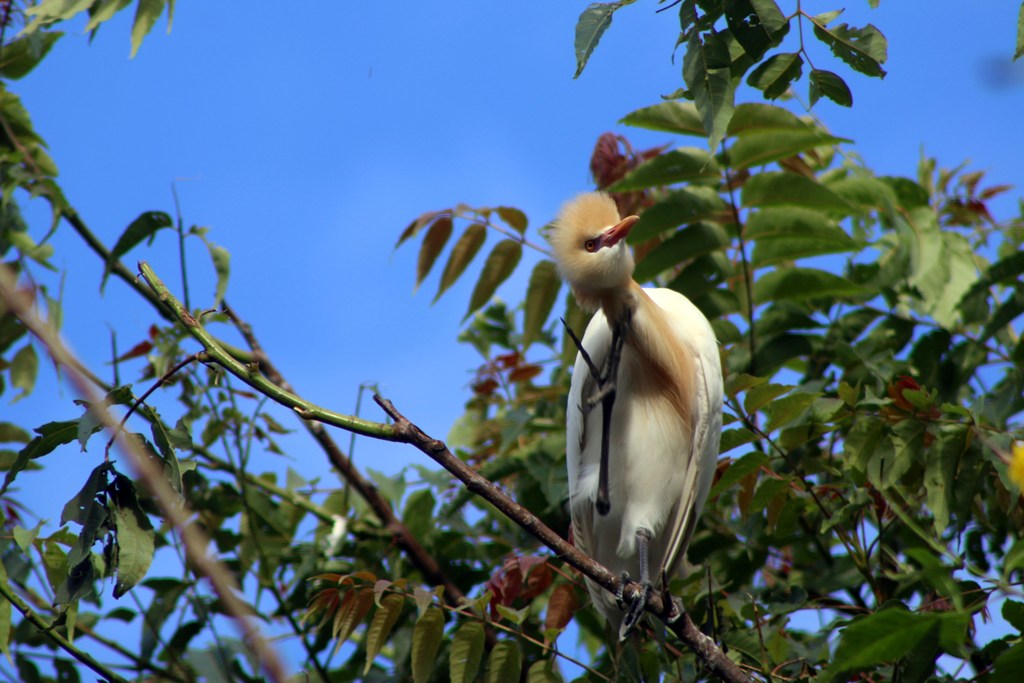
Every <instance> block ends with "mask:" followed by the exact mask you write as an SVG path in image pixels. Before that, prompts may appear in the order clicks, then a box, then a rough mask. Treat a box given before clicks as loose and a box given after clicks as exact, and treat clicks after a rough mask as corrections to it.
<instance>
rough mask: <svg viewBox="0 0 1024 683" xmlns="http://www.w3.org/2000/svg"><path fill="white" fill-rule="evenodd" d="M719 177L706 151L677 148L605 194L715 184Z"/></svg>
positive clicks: (651, 161) (630, 173)
mask: <svg viewBox="0 0 1024 683" xmlns="http://www.w3.org/2000/svg"><path fill="white" fill-rule="evenodd" d="M719 176H720V171H719V169H718V162H716V161H715V159H714V157H712V156H711V155H710V154H708V153H707V151H705V150H702V149H697V148H696V147H680V148H679V149H673V150H671V151H669V152H666V153H664V154H659V155H658V156H656V157H654V158H653V159H651V160H649V161H646V162H644V163H642V164H640V165H639V166H637V167H636V168H634V169H633V170H632V171H630V172H629V173H627V174H626V175H625V177H623V178H622V180H620V181H619V182H617V183H615V184H614V185H612V186H611V187H609V188H608V191H609V192H628V191H631V190H643V189H647V188H649V187H660V186H662V185H673V184H675V183H701V182H703V181H717V180H718V178H719Z"/></svg>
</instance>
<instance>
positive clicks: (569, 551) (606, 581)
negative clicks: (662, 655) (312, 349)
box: [139, 262, 750, 683]
mask: <svg viewBox="0 0 1024 683" xmlns="http://www.w3.org/2000/svg"><path fill="white" fill-rule="evenodd" d="M139 270H140V272H141V273H142V276H143V277H144V278H145V279H146V281H147V282H148V283H149V284H150V286H151V287H153V289H154V291H155V292H156V294H157V296H158V297H159V299H160V301H161V302H162V303H163V304H164V305H166V306H167V307H168V309H169V310H171V311H173V312H174V314H175V315H176V316H177V317H178V319H179V321H180V322H181V324H182V325H183V326H184V327H185V328H186V329H187V330H188V331H189V333H191V334H192V336H193V337H194V338H195V339H196V340H197V341H199V342H200V343H201V344H202V345H203V347H204V348H205V350H206V352H207V354H208V355H209V357H210V359H211V360H212V361H214V362H216V363H218V364H220V365H222V367H224V369H225V370H226V371H228V372H230V373H231V374H232V375H234V376H235V377H237V378H238V379H240V380H242V381H243V382H245V383H246V384H248V385H249V386H251V387H253V388H254V389H256V390H257V391H259V392H260V393H263V394H264V395H266V396H268V397H269V398H270V399H271V400H274V401H277V402H278V403H280V404H281V405H284V406H287V407H290V408H292V409H293V410H295V412H296V413H298V414H299V415H301V416H302V417H305V418H307V419H309V420H317V421H321V422H326V423H328V424H332V425H334V426H337V427H341V428H342V429H345V430H347V431H355V432H356V433H359V434H363V435H365V436H370V437H373V438H375V439H382V440H385V441H395V442H398V443H406V444H409V445H412V446H415V447H416V448H417V449H419V450H420V451H421V452H423V453H424V454H426V455H427V456H428V457H430V458H431V459H433V460H434V461H435V462H437V463H438V464H439V465H441V466H442V467H444V468H445V469H446V470H448V471H449V472H450V473H452V474H453V475H454V476H455V477H456V478H457V479H459V481H461V482H462V483H463V484H464V485H465V486H466V488H467V489H469V491H471V492H472V493H475V494H477V495H479V496H481V497H482V498H484V499H485V500H486V501H487V502H488V503H490V504H491V505H493V506H494V507H495V508H496V509H497V510H498V511H499V512H500V513H502V514H503V515H505V516H506V517H507V518H508V519H510V520H512V521H513V522H515V523H516V524H518V525H519V526H520V527H522V528H523V529H524V530H525V531H526V532H527V533H529V534H530V535H532V536H533V537H534V538H536V539H537V540H538V541H540V542H541V543H543V544H544V545H546V546H547V547H548V548H550V549H551V550H552V551H553V552H554V553H555V555H556V556H557V557H558V558H559V559H561V560H562V561H563V562H566V563H568V564H569V565H571V566H573V567H575V568H576V569H578V570H579V571H581V572H582V573H583V574H585V575H586V576H587V577H589V578H590V579H591V580H593V581H594V582H596V583H597V584H599V585H600V586H602V587H603V588H605V589H606V590H608V591H611V592H612V593H613V594H619V593H620V591H621V593H622V595H623V596H624V597H625V598H626V599H627V600H633V599H635V598H636V596H637V595H638V594H639V593H640V592H641V591H643V590H644V589H643V587H642V586H641V585H640V584H638V583H635V582H629V583H628V584H626V585H625V586H623V585H622V581H621V579H620V578H619V577H618V576H616V575H614V574H613V573H611V572H610V571H608V569H607V568H606V567H604V566H602V565H601V564H599V563H598V562H595V561H594V560H593V559H591V558H590V557H588V556H587V555H585V554H584V553H582V552H580V551H579V550H578V549H577V548H576V547H575V546H573V545H572V544H570V543H569V542H568V541H566V540H565V539H564V538H562V537H561V536H559V535H558V534H557V533H555V532H554V531H553V530H552V529H551V528H550V527H548V526H547V525H546V524H544V523H543V522H542V521H541V520H540V519H539V518H538V517H537V516H536V515H534V514H533V513H532V512H530V511H529V510H528V509H527V508H525V507H523V506H522V505H520V504H519V503H516V502H515V501H514V500H512V499H511V498H510V497H509V496H508V495H506V494H505V493H504V492H503V491H502V490H501V489H500V488H499V487H498V486H496V485H495V484H494V483H492V482H491V481H489V480H488V479H486V478H484V477H483V476H481V475H480V474H479V473H478V472H476V471H475V470H473V469H472V468H471V467H469V466H468V465H467V464H466V463H464V462H463V461H462V460H460V459H459V458H457V457H455V456H454V455H453V454H452V453H451V451H449V450H448V447H447V446H446V445H445V444H444V442H443V441H439V440H437V439H434V438H432V437H430V436H428V435H427V434H425V433H424V432H423V431H422V430H421V429H420V428H419V427H417V426H416V425H414V424H412V423H411V422H410V421H409V420H408V419H407V418H406V417H405V416H404V415H402V414H401V413H399V412H398V410H397V409H396V408H395V406H394V405H393V404H392V403H391V402H390V401H388V400H387V399H384V398H382V397H380V396H378V395H375V396H374V401H376V403H377V405H379V406H380V407H381V408H382V409H383V410H384V412H385V413H386V414H387V415H388V417H390V418H391V419H392V420H393V424H386V423H380V422H370V421H368V420H363V419H358V418H354V417H352V416H349V415H342V414H339V413H335V412H333V411H330V410H326V409H324V408H320V407H319V406H315V405H313V404H311V403H309V402H308V401H305V400H303V399H301V398H299V397H298V396H296V395H294V394H293V393H291V392H288V391H285V390H284V389H282V388H281V387H279V386H277V385H275V384H273V383H272V382H270V381H268V380H267V378H265V377H263V376H262V375H261V374H259V373H258V372H255V368H252V367H249V366H245V365H243V364H241V363H239V362H238V361H237V360H235V359H234V358H232V357H231V356H230V355H229V354H227V353H226V352H224V351H223V349H220V348H219V347H218V346H217V343H216V341H215V340H214V339H213V337H212V336H211V335H209V334H208V333H207V332H206V330H204V329H203V327H202V325H200V324H199V321H197V320H196V319H195V318H194V317H193V316H192V315H191V314H190V313H189V312H188V311H187V310H185V309H184V307H183V306H182V305H181V302H180V301H178V300H177V299H176V298H175V297H174V296H173V295H172V294H171V293H170V291H168V289H167V287H166V285H164V283H163V281H162V280H160V278H159V277H158V276H157V275H156V273H155V272H154V271H153V269H152V268H151V267H150V266H149V265H148V264H147V263H145V262H140V263H139ZM321 429H322V427H321ZM346 462H347V459H346ZM389 507H390V506H388V509H389ZM431 559H432V558H431ZM439 574H440V571H439ZM441 575H442V576H443V574H441ZM647 611H648V612H651V613H652V614H654V615H656V616H658V617H660V618H662V619H666V618H667V617H669V616H670V614H671V612H672V604H671V600H662V596H661V595H660V594H659V593H654V594H652V595H651V596H650V597H649V599H648V600H647ZM668 627H669V628H670V629H671V630H672V631H673V633H675V634H676V636H678V637H679V639H680V640H682V641H683V642H684V643H685V644H686V645H687V646H688V647H689V648H690V649H691V650H692V651H693V652H694V653H695V654H696V655H697V656H698V657H699V658H700V659H701V660H703V661H704V662H705V663H706V664H707V666H708V667H709V668H710V669H711V670H712V671H714V672H715V673H716V675H718V676H719V677H721V678H722V679H723V680H725V681H726V682H727V683H749V681H750V678H749V677H748V676H747V675H746V674H745V673H744V672H743V670H742V669H741V668H740V667H739V666H738V665H737V664H736V663H735V662H733V661H732V660H730V659H729V658H728V657H727V656H726V655H725V653H724V652H722V650H721V649H720V648H719V647H718V646H717V645H716V644H715V643H714V641H713V640H711V639H710V638H709V637H707V636H706V635H704V634H703V633H701V631H700V629H698V628H697V626H696V625H695V624H694V623H693V620H692V619H690V616H689V615H688V614H685V613H684V614H682V616H681V617H679V618H678V619H676V621H674V622H673V623H671V624H668Z"/></svg>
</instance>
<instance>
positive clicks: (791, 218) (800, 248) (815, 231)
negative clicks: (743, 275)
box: [744, 206, 861, 268]
mask: <svg viewBox="0 0 1024 683" xmlns="http://www.w3.org/2000/svg"><path fill="white" fill-rule="evenodd" d="M744 236H745V237H746V238H747V239H748V240H752V241H754V252H753V254H752V256H751V263H752V265H753V266H754V267H755V268H758V267H762V266H766V265H770V264H774V263H779V262H783V261H795V260H797V259H800V258H805V257H808V256H818V255H821V254H837V253H842V252H847V251H854V250H856V249H859V248H860V247H861V244H860V243H859V242H857V241H856V240H854V239H853V238H851V237H850V236H849V235H848V234H847V233H846V231H845V230H843V229H842V228H840V227H839V226H838V225H837V224H836V223H835V221H833V220H832V219H831V218H829V217H828V216H826V215H825V214H823V213H821V212H820V211H815V210H814V209H805V208H803V207H799V206H785V207H775V206H767V207H764V208H763V209H760V210H758V211H753V212H751V213H750V214H749V216H748V218H747V224H746V226H745V230H744Z"/></svg>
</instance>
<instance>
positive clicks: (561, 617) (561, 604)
mask: <svg viewBox="0 0 1024 683" xmlns="http://www.w3.org/2000/svg"><path fill="white" fill-rule="evenodd" d="M578 608H579V600H578V599H577V598H576V589H575V588H574V587H573V585H572V584H571V583H560V584H558V585H557V586H555V588H554V590H552V591H551V596H550V597H549V598H548V610H547V612H546V613H545V614H544V631H545V632H547V633H550V632H553V631H561V630H562V629H564V628H565V627H566V626H568V625H569V622H570V621H572V618H573V615H574V614H576V610H577V609H578Z"/></svg>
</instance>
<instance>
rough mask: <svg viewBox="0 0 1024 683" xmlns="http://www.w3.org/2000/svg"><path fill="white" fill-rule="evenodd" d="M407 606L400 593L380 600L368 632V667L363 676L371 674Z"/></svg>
mask: <svg viewBox="0 0 1024 683" xmlns="http://www.w3.org/2000/svg"><path fill="white" fill-rule="evenodd" d="M404 605H405V598H404V597H403V596H402V595H400V594H398V593H388V594H387V595H385V596H384V597H383V598H381V599H380V607H378V608H377V611H376V612H375V613H374V615H373V620H372V621H370V626H369V628H368V629H367V630H366V665H365V666H364V667H363V675H364V676H365V675H366V674H368V673H369V672H370V668H371V667H372V666H373V660H374V659H376V657H377V655H378V654H379V653H380V651H381V648H382V647H384V644H385V643H386V642H387V640H388V636H390V635H391V629H393V628H394V627H395V622H397V621H398V617H399V616H401V614H402V607H403V606H404Z"/></svg>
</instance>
